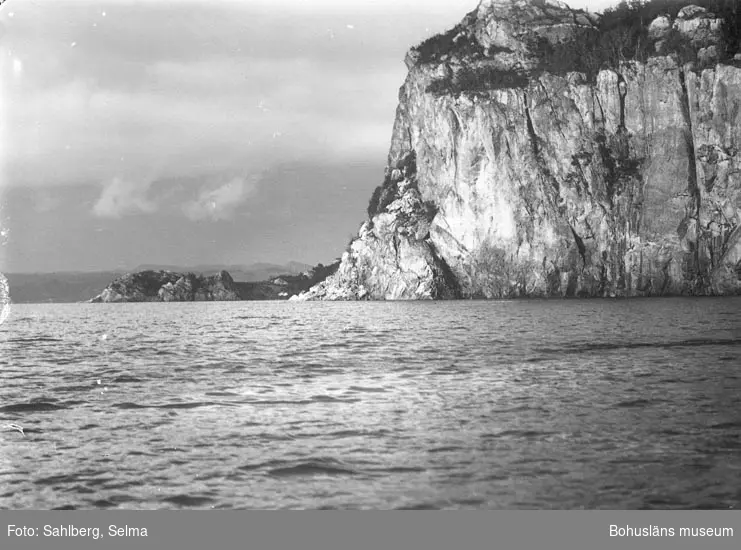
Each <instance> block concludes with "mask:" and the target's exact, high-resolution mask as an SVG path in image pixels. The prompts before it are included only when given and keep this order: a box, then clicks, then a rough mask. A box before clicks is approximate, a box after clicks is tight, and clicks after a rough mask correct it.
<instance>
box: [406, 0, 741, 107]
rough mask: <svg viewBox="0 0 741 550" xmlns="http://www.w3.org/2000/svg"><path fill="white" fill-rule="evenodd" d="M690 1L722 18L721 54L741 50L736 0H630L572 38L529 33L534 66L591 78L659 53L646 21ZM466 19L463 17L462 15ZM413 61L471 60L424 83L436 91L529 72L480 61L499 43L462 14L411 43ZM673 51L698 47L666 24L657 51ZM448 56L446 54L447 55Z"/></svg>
mask: <svg viewBox="0 0 741 550" xmlns="http://www.w3.org/2000/svg"><path fill="white" fill-rule="evenodd" d="M690 5H695V6H699V7H701V8H705V9H706V10H708V11H709V12H711V13H712V14H714V15H715V16H716V17H717V18H719V19H721V20H722V21H723V29H722V32H723V35H724V37H725V43H726V46H727V47H726V50H725V51H721V52H718V53H719V54H720V58H721V60H727V59H732V58H733V56H734V55H735V54H736V53H738V52H739V51H741V7H739V2H738V0H691V1H679V2H678V1H677V0H648V1H646V0H630V1H623V2H621V3H620V4H619V5H617V6H616V7H614V8H609V9H607V10H605V11H604V12H603V13H602V14H601V17H600V19H599V23H598V26H597V29H596V31H597V32H592V33H589V32H587V33H582V34H581V35H580V36H579V37H578V38H577V39H574V40H571V41H566V42H561V43H558V44H552V43H550V42H549V41H548V40H546V39H545V38H543V37H541V36H538V35H536V34H535V33H533V35H532V37H531V38H530V40H529V42H530V44H529V46H530V49H531V51H533V52H534V53H536V54H537V56H538V58H539V64H538V66H537V67H536V71H537V72H545V71H547V72H549V73H552V74H561V75H563V74H566V73H568V72H572V71H575V72H582V73H584V74H585V75H586V76H587V78H588V80H590V81H594V80H595V78H596V76H597V74H598V73H599V71H600V70H602V69H615V68H617V67H619V65H620V63H623V62H626V61H641V62H645V61H647V60H648V59H649V58H650V57H653V56H656V55H659V54H657V52H656V48H655V42H654V41H653V40H651V38H650V37H649V25H650V24H651V22H652V21H653V20H654V19H656V18H657V17H659V16H662V15H668V16H670V17H672V18H676V17H677V15H678V14H679V12H680V11H681V9H682V8H684V7H686V6H690ZM467 19H468V17H467ZM415 51H416V55H417V60H418V63H421V64H425V63H436V62H440V61H444V60H446V59H447V58H449V57H455V58H461V59H462V58H465V59H466V60H468V61H472V62H478V63H472V64H470V65H469V66H468V67H465V68H463V69H462V70H460V71H458V72H457V73H456V74H455V75H454V76H453V75H451V76H448V77H445V78H441V79H438V80H436V81H434V82H433V83H432V84H431V85H430V86H429V88H428V91H429V92H430V93H433V94H436V95H442V94H454V95H457V94H459V93H461V92H467V93H471V92H473V93H477V92H486V91H491V90H496V89H501V88H516V87H523V86H525V85H527V80H528V78H529V77H530V76H531V73H527V72H518V71H516V70H509V71H503V70H501V69H495V68H493V67H490V66H487V65H486V64H485V63H481V61H485V59H486V58H487V57H490V56H492V55H495V54H497V53H501V52H502V49H494V50H492V49H490V50H489V51H486V50H484V48H482V46H481V45H480V44H479V43H478V41H477V40H476V38H475V37H474V35H473V32H472V30H471V29H470V28H468V27H467V25H466V20H464V21H463V23H461V24H459V25H457V26H456V27H454V28H453V29H451V30H450V31H448V32H446V33H443V34H440V35H437V36H433V37H431V38H429V39H427V40H425V41H424V42H422V43H421V44H420V45H418V46H417V47H416V48H415ZM671 54H674V55H677V56H678V57H679V59H680V60H681V61H683V62H687V61H696V60H697V59H696V56H697V51H696V50H695V48H693V47H690V45H689V44H687V43H686V41H685V40H683V39H682V38H681V37H680V36H679V35H678V33H677V32H676V31H674V30H670V31H669V34H668V36H667V39H666V40H665V43H664V47H663V51H662V53H661V54H660V55H671ZM446 56H447V57H446Z"/></svg>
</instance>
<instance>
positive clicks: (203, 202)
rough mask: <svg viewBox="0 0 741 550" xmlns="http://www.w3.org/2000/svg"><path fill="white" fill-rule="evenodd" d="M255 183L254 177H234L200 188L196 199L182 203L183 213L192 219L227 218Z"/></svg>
mask: <svg viewBox="0 0 741 550" xmlns="http://www.w3.org/2000/svg"><path fill="white" fill-rule="evenodd" d="M256 183H257V180H256V178H252V179H249V180H247V179H245V178H234V179H232V180H231V181H229V182H227V183H225V184H223V185H221V186H219V187H216V188H209V189H202V190H201V191H200V193H199V194H198V197H197V198H196V199H194V200H191V201H188V202H186V203H185V204H183V207H182V210H183V214H185V216H186V217H187V218H188V219H190V220H192V221H201V220H207V219H210V220H212V221H219V220H229V219H231V218H232V217H233V216H234V213H235V211H236V209H237V207H239V205H241V204H242V203H244V202H245V201H246V200H247V199H248V198H249V197H250V196H251V195H252V194H253V193H254V192H255V190H256V188H257V187H256Z"/></svg>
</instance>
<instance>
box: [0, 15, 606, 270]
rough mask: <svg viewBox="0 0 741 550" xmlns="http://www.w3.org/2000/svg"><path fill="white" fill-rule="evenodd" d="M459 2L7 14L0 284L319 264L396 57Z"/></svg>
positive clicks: (382, 120)
mask: <svg viewBox="0 0 741 550" xmlns="http://www.w3.org/2000/svg"><path fill="white" fill-rule="evenodd" d="M477 3H478V2H477V0H466V1H464V0H354V1H352V2H348V1H346V0H343V1H338V0H240V1H238V0H214V1H212V2H205V1H201V2H195V1H191V0H176V1H175V0H138V1H134V0H128V1H127V0H98V1H91V0H7V1H6V2H5V3H4V4H3V5H2V6H0V75H1V76H0V224H1V225H2V230H1V231H0V270H2V271H5V272H53V271H96V270H109V269H132V268H133V267H135V266H137V265H141V264H166V265H180V266H185V267H187V266H193V265H203V264H227V265H229V264H231V265H235V264H250V263H255V262H274V263H286V262H288V261H300V262H304V263H307V264H312V265H313V264H316V263H319V262H322V263H329V262H331V261H333V260H334V259H335V258H336V257H338V256H339V255H340V254H341V253H342V251H343V250H344V248H345V246H346V244H347V242H348V240H349V239H350V238H351V237H352V236H353V235H354V234H355V233H356V232H357V229H358V227H359V225H360V224H361V223H362V221H363V220H364V218H365V215H366V214H365V209H366V207H367V204H368V199H369V198H370V196H371V193H372V191H373V189H374V188H375V187H376V186H377V185H378V184H379V183H380V182H381V181H382V179H383V172H384V167H385V161H386V155H387V153H388V148H389V144H390V138H391V130H392V125H393V121H394V114H395V110H396V105H397V101H398V90H399V87H400V86H401V84H402V83H403V81H404V77H405V75H406V67H405V66H404V63H403V59H404V55H405V53H406V51H407V50H408V49H409V47H411V46H413V45H415V44H417V43H419V42H420V41H422V40H423V39H425V38H427V37H428V36H431V35H433V34H436V33H439V32H442V31H445V30H447V29H449V28H451V27H452V26H454V25H455V24H456V23H458V22H459V21H460V20H461V19H462V18H463V16H464V15H465V14H466V13H467V12H469V11H471V10H472V9H474V8H475V7H476V5H477ZM611 3H612V2H609V1H583V0H582V1H577V0H574V1H572V2H570V5H572V7H589V9H590V10H592V11H599V10H601V9H604V7H606V6H607V5H609V4H611Z"/></svg>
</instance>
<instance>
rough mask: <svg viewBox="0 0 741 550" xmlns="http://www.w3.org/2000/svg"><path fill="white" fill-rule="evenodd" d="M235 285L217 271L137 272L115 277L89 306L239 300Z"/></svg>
mask: <svg viewBox="0 0 741 550" xmlns="http://www.w3.org/2000/svg"><path fill="white" fill-rule="evenodd" d="M240 299H241V297H240V294H239V290H238V287H237V285H236V283H235V282H234V281H233V280H232V278H231V276H230V275H229V273H227V272H226V271H221V272H220V273H217V274H216V275H213V276H210V277H203V276H198V275H194V274H193V273H186V274H182V273H175V272H173V271H141V272H138V273H130V274H127V275H124V276H123V277H119V278H118V279H116V280H115V281H113V282H112V283H111V284H110V285H108V286H107V287H106V288H105V290H103V292H101V293H100V294H99V295H98V296H96V297H95V298H93V299H92V300H91V302H95V303H98V302H194V301H195V302H207V301H230V300H240Z"/></svg>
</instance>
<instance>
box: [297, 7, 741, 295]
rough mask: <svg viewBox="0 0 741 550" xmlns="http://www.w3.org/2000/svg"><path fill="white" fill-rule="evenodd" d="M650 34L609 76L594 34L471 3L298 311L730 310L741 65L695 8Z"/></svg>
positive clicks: (409, 88) (737, 220) (738, 206)
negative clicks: (353, 228) (601, 306)
mask: <svg viewBox="0 0 741 550" xmlns="http://www.w3.org/2000/svg"><path fill="white" fill-rule="evenodd" d="M645 27H646V34H645V36H646V37H647V39H646V42H647V43H646V44H645V45H644V48H645V49H647V50H648V51H649V53H650V55H646V56H645V58H639V56H637V55H636V56H633V57H632V58H630V59H628V58H626V56H625V54H624V51H625V49H624V48H623V47H622V46H620V47H616V48H615V54H614V56H613V60H612V63H606V62H605V56H604V55H602V54H603V53H604V49H605V47H604V45H602V46H599V45H600V44H602V43H601V42H600V33H601V30H600V19H599V17H598V16H595V15H593V14H587V13H585V12H581V11H575V10H571V9H569V8H568V6H566V5H565V4H562V3H558V2H552V1H550V0H548V1H533V2H527V1H524V0H482V1H481V3H480V4H479V6H478V7H477V9H476V10H474V11H473V12H471V13H470V14H468V15H467V16H466V17H465V19H464V20H463V21H462V23H461V24H459V25H458V26H457V27H455V28H454V29H453V30H452V31H450V32H449V33H446V34H445V35H441V36H438V37H435V38H434V39H431V40H428V41H427V42H425V43H423V44H421V45H420V46H418V47H416V48H413V49H412V50H411V51H410V52H409V54H408V55H407V58H406V63H407V66H408V68H409V74H408V76H407V79H406V81H405V83H404V85H403V86H402V88H401V90H400V93H399V107H398V110H397V116H396V121H395V125H394V129H393V133H392V142H391V148H390V152H389V165H388V169H387V175H386V179H385V181H384V183H383V185H381V186H380V187H379V188H378V189H376V192H375V193H374V194H373V197H372V199H371V204H370V205H369V219H368V220H367V221H366V222H364V223H363V224H362V226H361V228H360V231H359V234H358V236H357V238H355V239H354V240H353V241H352V242H351V244H350V246H349V248H348V250H347V251H346V252H345V254H344V255H343V257H342V262H341V265H340V267H339V269H338V270H337V272H336V273H335V274H334V275H333V276H331V277H330V278H328V279H327V280H326V281H324V282H323V283H321V284H319V285H317V286H315V287H313V288H312V289H310V290H309V291H308V292H306V293H304V294H302V295H301V296H300V298H299V299H305V300H312V299H346V300H355V299H436V298H447V297H487V298H492V297H511V296H644V295H669V294H680V295H712V294H741V229H740V228H741V152H740V151H741V68H740V67H741V63H739V61H738V56H737V57H736V59H735V60H734V56H733V54H734V53H735V52H734V51H732V48H731V47H730V45H729V43H728V37H727V36H726V33H727V25H724V22H723V21H721V20H720V19H719V18H718V17H717V16H716V15H715V14H713V13H710V12H708V11H707V10H705V9H703V8H700V7H697V6H689V7H685V8H684V9H682V10H681V11H679V12H678V13H674V14H666V15H660V16H659V17H656V18H655V19H654V20H652V21H646V22H645ZM641 36H643V35H641ZM590 48H591V50H590ZM595 54H599V55H595ZM569 56H571V58H572V59H573V62H571V63H565V62H564V59H568V57H569ZM572 69H575V70H572Z"/></svg>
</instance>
